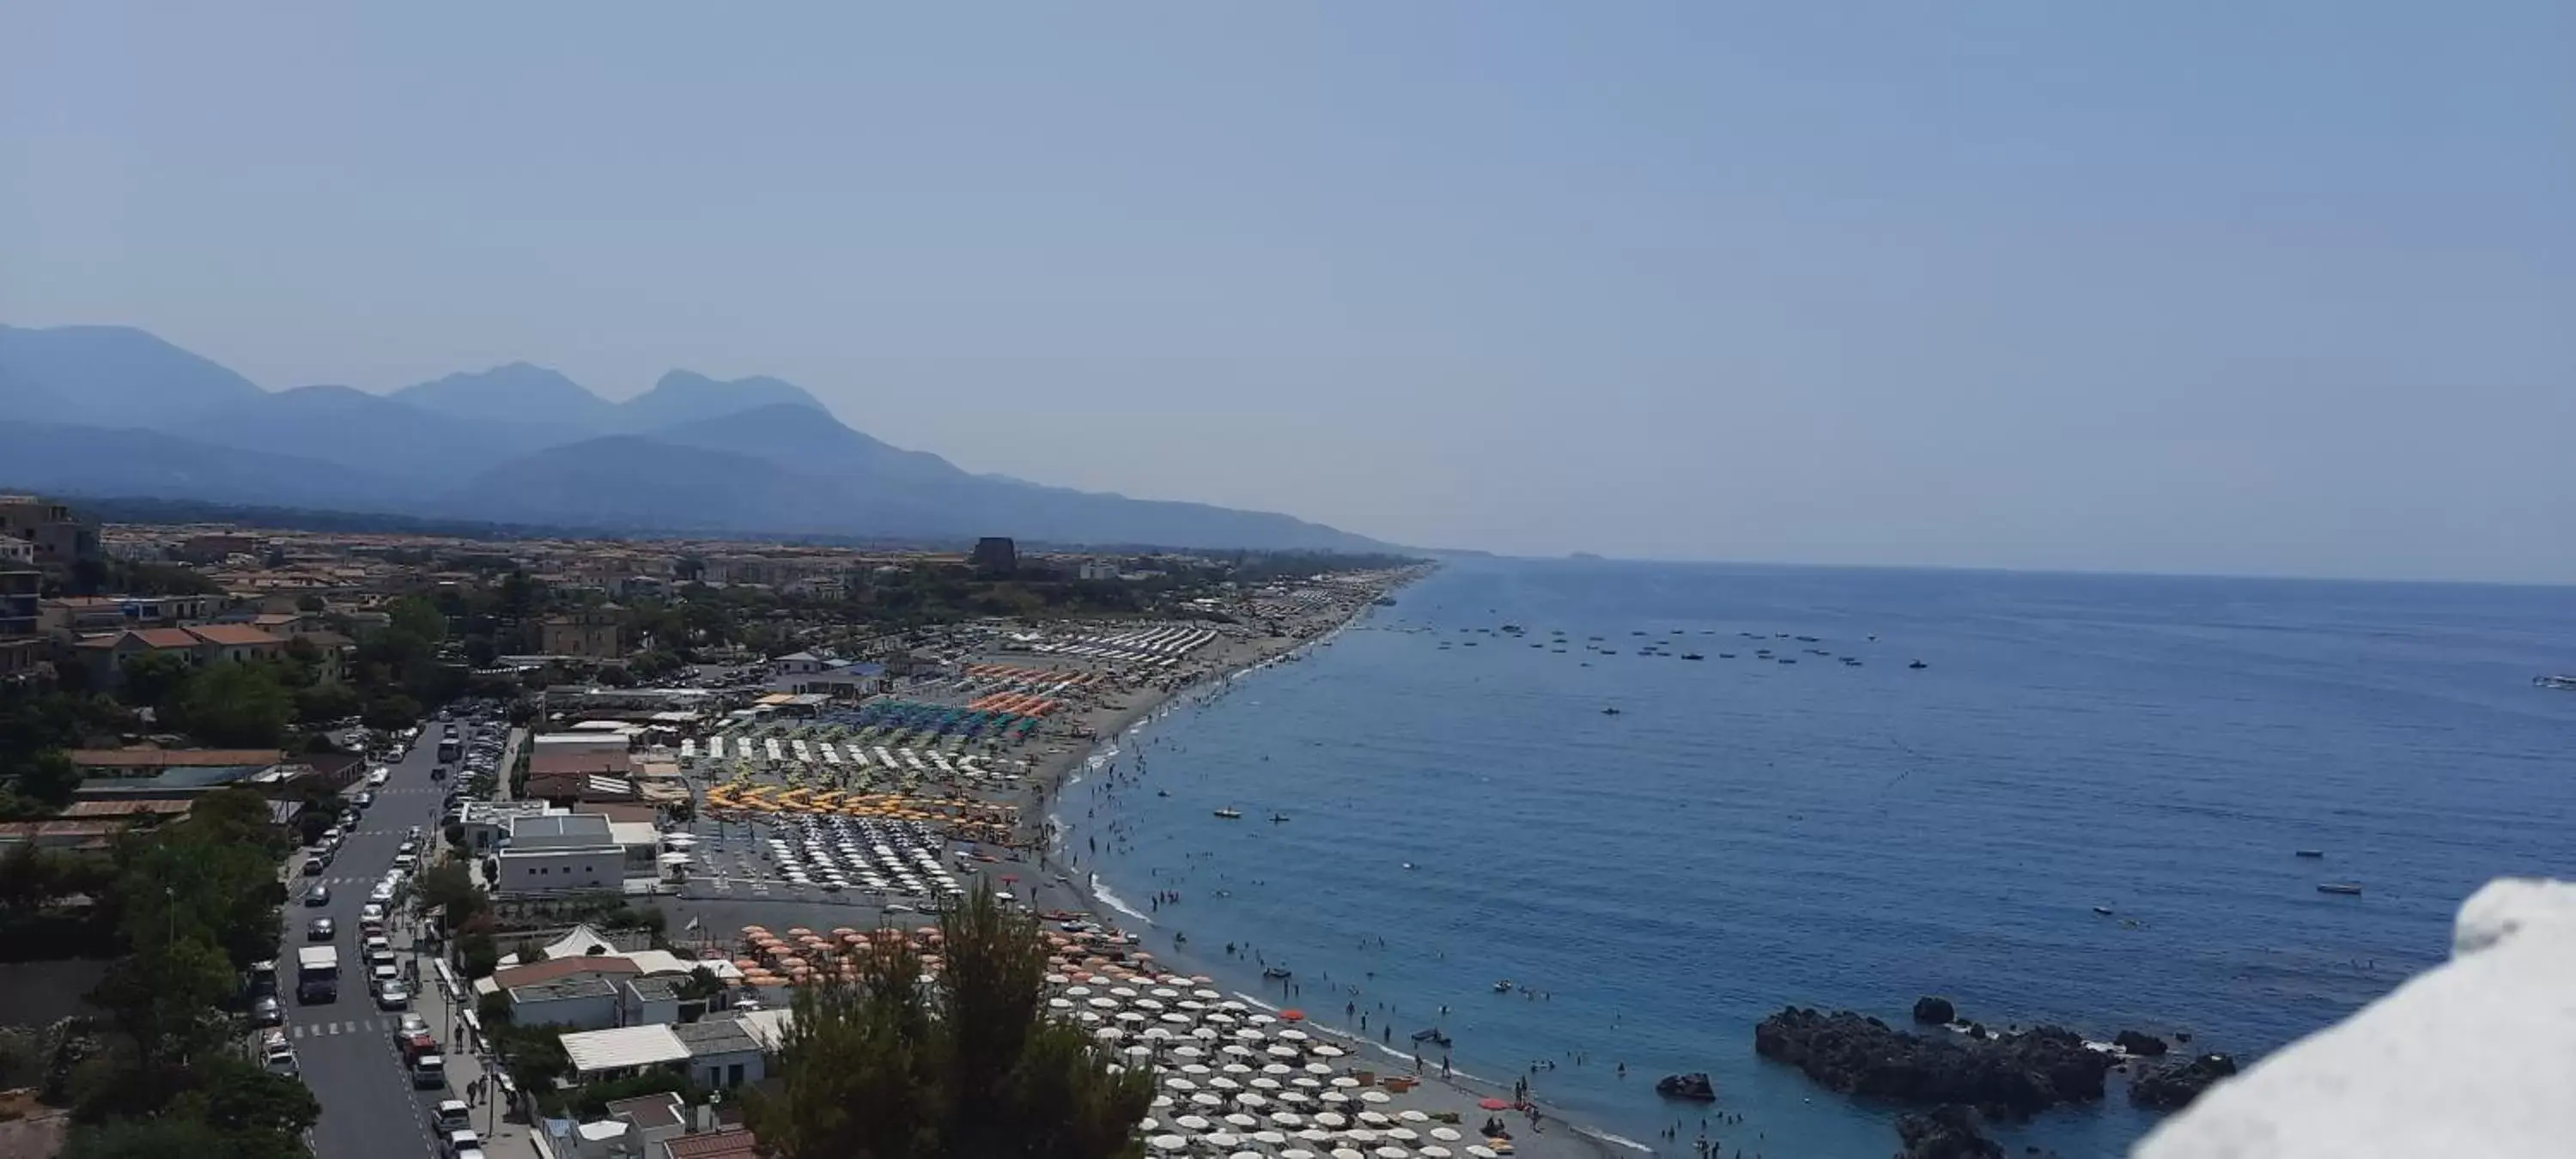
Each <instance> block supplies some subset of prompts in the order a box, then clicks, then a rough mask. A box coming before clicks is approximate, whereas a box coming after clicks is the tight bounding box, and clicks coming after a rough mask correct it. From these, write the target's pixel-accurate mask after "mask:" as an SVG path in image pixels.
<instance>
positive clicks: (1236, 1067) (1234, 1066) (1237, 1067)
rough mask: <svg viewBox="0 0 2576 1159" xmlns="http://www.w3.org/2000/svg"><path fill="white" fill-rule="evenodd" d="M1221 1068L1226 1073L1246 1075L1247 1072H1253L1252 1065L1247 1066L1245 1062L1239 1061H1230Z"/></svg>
mask: <svg viewBox="0 0 2576 1159" xmlns="http://www.w3.org/2000/svg"><path fill="white" fill-rule="evenodd" d="M1219 1069H1221V1070H1223V1071H1225V1073H1227V1074H1232V1075H1246V1074H1251V1073H1252V1068H1251V1067H1248V1066H1245V1065H1244V1064H1242V1063H1239V1062H1229V1063H1227V1064H1225V1065H1224V1066H1223V1067H1221V1068H1219Z"/></svg>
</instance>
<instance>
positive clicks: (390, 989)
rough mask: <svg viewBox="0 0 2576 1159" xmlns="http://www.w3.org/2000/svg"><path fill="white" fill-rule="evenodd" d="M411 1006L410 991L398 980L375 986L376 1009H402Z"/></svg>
mask: <svg viewBox="0 0 2576 1159" xmlns="http://www.w3.org/2000/svg"><path fill="white" fill-rule="evenodd" d="M410 1006H411V991H410V990H408V989H406V988H404V986H403V984H402V983H400V982H386V983H383V984H381V985H379V986H377V987H376V1009H378V1010H404V1009H408V1008H409V1007H410Z"/></svg>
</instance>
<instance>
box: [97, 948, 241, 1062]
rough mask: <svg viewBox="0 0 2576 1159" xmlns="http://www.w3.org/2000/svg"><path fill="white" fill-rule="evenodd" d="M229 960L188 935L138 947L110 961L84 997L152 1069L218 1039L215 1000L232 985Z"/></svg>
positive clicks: (227, 993) (219, 1028)
mask: <svg viewBox="0 0 2576 1159" xmlns="http://www.w3.org/2000/svg"><path fill="white" fill-rule="evenodd" d="M233 977H234V975H233V968H232V965H231V963H228V962H226V961H224V956H223V954H222V953H221V952H219V951H217V950H216V949H215V948H214V947H213V946H212V945H209V944H208V943H206V942H203V941H199V940H197V939H196V938H193V937H182V938H177V939H173V940H165V941H163V942H162V943H161V944H159V945H155V946H146V947H141V948H138V949H136V950H135V952H134V953H132V954H129V955H127V956H125V957H122V958H119V959H117V960H116V963H115V964H114V965H111V966H109V967H108V968H107V973H106V975H105V976H104V977H102V978H100V979H99V983H98V986H97V988H96V989H94V990H92V991H91V992H90V1001H92V1002H94V1003H96V1004H98V1006H99V1007H100V1008H101V1009H103V1010H106V1011H107V1012H108V1017H109V1018H110V1019H111V1020H113V1021H114V1022H115V1024H116V1028H117V1029H119V1030H122V1031H124V1032H125V1033H126V1035H127V1036H128V1037H130V1038H132V1039H133V1040H134V1046H135V1050H136V1052H137V1053H138V1054H139V1055H140V1056H141V1058H142V1060H143V1066H142V1069H144V1070H147V1071H149V1070H152V1069H154V1068H156V1067H159V1066H161V1065H164V1064H167V1063H172V1062H177V1061H180V1060H183V1059H186V1058H188V1057H189V1056H190V1055H193V1054H196V1053H199V1052H200V1051H203V1050H205V1049H208V1048H211V1047H213V1046H215V1045H217V1044H218V1043H220V1042H221V1041H222V1040H223V1036H224V1033H225V1032H224V1024H223V1021H222V1019H221V1017H220V1016H219V1015H217V1014H216V1012H215V1006H216V1004H217V1003H219V1002H222V1001H223V1000H224V999H225V998H226V997H228V996H230V995H231V994H232V992H233V990H234V989H235V987H234V983H233Z"/></svg>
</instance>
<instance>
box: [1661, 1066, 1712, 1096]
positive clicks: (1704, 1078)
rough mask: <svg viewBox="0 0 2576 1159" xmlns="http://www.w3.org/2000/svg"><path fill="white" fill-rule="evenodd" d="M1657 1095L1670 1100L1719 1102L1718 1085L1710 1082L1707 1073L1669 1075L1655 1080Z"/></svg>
mask: <svg viewBox="0 0 2576 1159" xmlns="http://www.w3.org/2000/svg"><path fill="white" fill-rule="evenodd" d="M1655 1093H1656V1094H1659V1095H1662V1096H1664V1097H1665V1098H1668V1099H1689V1100H1691V1101H1693V1102H1701V1103H1713V1102H1716V1101H1717V1084H1716V1083H1713V1082H1710V1081H1709V1080H1708V1075H1707V1074H1706V1073H1705V1072H1696V1071H1695V1072H1693V1073H1690V1074H1668V1075H1665V1076H1664V1077H1662V1078H1659V1079H1656V1080H1655Z"/></svg>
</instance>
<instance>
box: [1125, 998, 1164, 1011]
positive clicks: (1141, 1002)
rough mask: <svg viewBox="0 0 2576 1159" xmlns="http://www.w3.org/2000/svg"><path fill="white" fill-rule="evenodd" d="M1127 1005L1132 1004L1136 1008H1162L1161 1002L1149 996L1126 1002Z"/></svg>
mask: <svg viewBox="0 0 2576 1159" xmlns="http://www.w3.org/2000/svg"><path fill="white" fill-rule="evenodd" d="M1128 1005H1129V1006H1133V1007H1135V1008H1136V1009H1138V1010H1161V1009H1162V1008H1163V1004H1162V1003H1160V1002H1156V1001H1154V1000H1153V999H1151V998H1139V999H1137V1000H1135V1001H1133V1002H1130V1003H1128Z"/></svg>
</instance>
